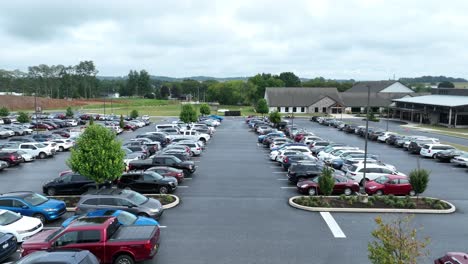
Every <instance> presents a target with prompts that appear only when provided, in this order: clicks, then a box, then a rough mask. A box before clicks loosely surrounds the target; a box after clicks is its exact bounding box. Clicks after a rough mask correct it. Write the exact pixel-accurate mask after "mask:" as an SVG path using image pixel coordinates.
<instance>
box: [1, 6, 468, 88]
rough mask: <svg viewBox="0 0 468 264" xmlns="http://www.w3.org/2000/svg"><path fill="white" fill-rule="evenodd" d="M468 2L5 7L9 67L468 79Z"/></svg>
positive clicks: (4, 39) (4, 43)
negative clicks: (88, 64)
mask: <svg viewBox="0 0 468 264" xmlns="http://www.w3.org/2000/svg"><path fill="white" fill-rule="evenodd" d="M467 9H468V2H467V1H463V0H453V1H450V5H449V4H446V5H440V2H438V1H422V0H415V1H403V0H394V1H391V2H390V1H383V0H349V1H344V0H328V1H325V0H292V1H279V0H278V1H271V0H270V1H266V0H259V1H248V0H239V1H235V2H234V1H232V2H231V1H208V0H203V1H189V0H180V1H178V0H176V1H149V0H148V1H143V0H139V1H91V0H86V1H78V0H76V1H59V0H55V1H53V0H49V1H34V0H30V1H28V0H20V1H14V2H6V1H2V2H0V42H1V43H2V49H1V50H0V58H2V60H1V61H0V68H7V69H16V68H19V69H22V70H25V69H26V68H27V66H29V65H37V64H40V63H47V64H76V63H78V61H79V60H84V59H90V60H93V61H95V63H96V65H97V67H98V69H99V71H100V73H101V74H103V75H125V74H127V73H128V71H129V69H142V68H145V69H147V70H148V71H149V72H150V73H152V74H155V75H170V76H177V77H182V76H190V75H213V76H234V75H241V76H249V75H253V74H256V73H258V72H272V73H279V72H282V71H294V72H296V73H297V74H299V75H300V76H302V77H314V76H317V75H322V76H324V77H327V78H354V79H387V78H389V77H391V76H392V75H393V74H396V76H397V77H401V76H417V75H421V74H433V75H435V74H437V75H439V74H444V75H451V76H461V77H463V76H465V77H467V74H466V70H465V69H466V68H467V67H466V66H467V65H466V61H467V59H468V52H467V50H466V47H465V46H466V43H467V41H468V35H467V34H466V33H465V30H466V28H468V20H467V19H465V17H464V16H465V14H464V10H467Z"/></svg>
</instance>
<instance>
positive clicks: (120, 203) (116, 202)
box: [76, 188, 164, 219]
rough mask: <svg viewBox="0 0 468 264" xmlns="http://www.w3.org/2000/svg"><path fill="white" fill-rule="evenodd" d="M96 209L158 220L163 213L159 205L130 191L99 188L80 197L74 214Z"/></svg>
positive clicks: (154, 200) (156, 201)
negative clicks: (121, 211)
mask: <svg viewBox="0 0 468 264" xmlns="http://www.w3.org/2000/svg"><path fill="white" fill-rule="evenodd" d="M97 209H115V210H123V211H127V212H129V213H132V214H135V215H139V216H147V217H151V218H155V219H159V218H160V217H161V215H162V214H163V212H164V209H163V207H162V205H161V203H160V202H159V201H158V200H156V199H153V198H148V197H145V196H143V195H142V194H140V193H137V192H135V191H132V190H122V189H116V188H101V189H99V190H94V191H89V192H87V193H85V194H84V195H82V196H81V199H80V201H79V202H78V203H77V206H76V214H85V213H88V212H89V211H94V210H97Z"/></svg>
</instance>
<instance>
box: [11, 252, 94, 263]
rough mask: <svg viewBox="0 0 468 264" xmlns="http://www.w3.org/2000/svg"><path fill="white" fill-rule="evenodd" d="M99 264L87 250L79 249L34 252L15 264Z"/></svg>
mask: <svg viewBox="0 0 468 264" xmlns="http://www.w3.org/2000/svg"><path fill="white" fill-rule="evenodd" d="M45 263H60V264H99V260H98V259H97V258H96V256H94V255H93V253H91V252H90V251H88V250H81V249H57V250H47V251H42V250H40V251H35V252H33V253H31V254H29V255H27V256H26V257H24V258H21V259H20V260H18V261H17V262H15V264H45Z"/></svg>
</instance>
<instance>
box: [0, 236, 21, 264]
mask: <svg viewBox="0 0 468 264" xmlns="http://www.w3.org/2000/svg"><path fill="white" fill-rule="evenodd" d="M0 245H2V247H0V262H3V261H4V260H6V259H7V258H9V257H10V256H11V255H13V254H14V253H16V250H17V249H18V241H16V237H15V236H14V235H12V234H8V233H2V232H0Z"/></svg>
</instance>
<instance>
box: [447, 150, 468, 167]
mask: <svg viewBox="0 0 468 264" xmlns="http://www.w3.org/2000/svg"><path fill="white" fill-rule="evenodd" d="M450 162H452V163H455V164H457V165H458V166H463V167H467V166H468V152H465V153H463V154H462V155H460V156H455V157H453V158H452V159H451V160H450Z"/></svg>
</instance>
